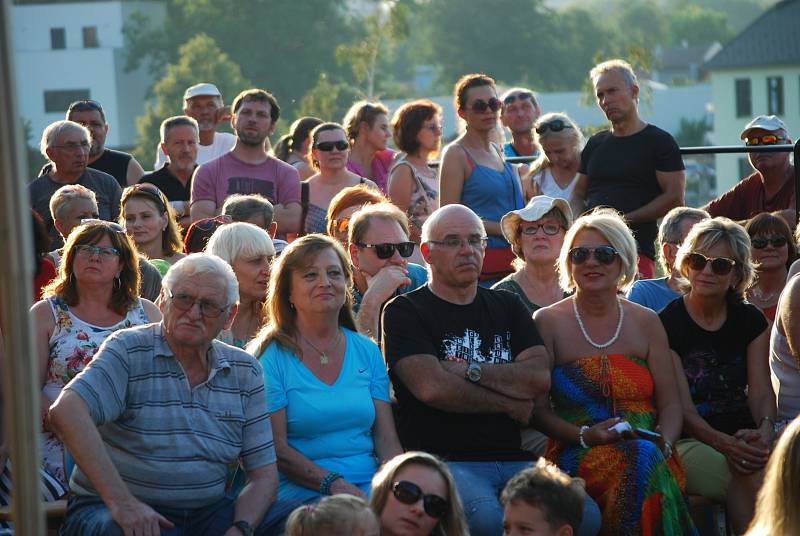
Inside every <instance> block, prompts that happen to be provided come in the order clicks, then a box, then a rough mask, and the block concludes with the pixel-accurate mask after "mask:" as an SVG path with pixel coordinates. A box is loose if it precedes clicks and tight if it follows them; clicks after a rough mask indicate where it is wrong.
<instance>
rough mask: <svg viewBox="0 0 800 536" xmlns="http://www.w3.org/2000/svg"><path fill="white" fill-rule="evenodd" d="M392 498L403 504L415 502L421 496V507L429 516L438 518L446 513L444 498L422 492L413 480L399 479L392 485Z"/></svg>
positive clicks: (446, 504) (446, 505)
mask: <svg viewBox="0 0 800 536" xmlns="http://www.w3.org/2000/svg"><path fill="white" fill-rule="evenodd" d="M392 494H393V495H394V498H395V499H397V500H398V501H400V502H401V503H403V504H416V503H417V501H419V500H420V498H422V508H423V510H425V513H426V514H428V515H429V516H431V517H435V518H436V519H439V518H441V517H443V516H444V515H445V514H446V513H447V507H448V503H447V500H446V499H443V498H442V497H439V496H438V495H434V494H432V493H431V494H428V495H425V494H423V493H422V489H420V487H419V486H417V485H416V484H414V483H413V482H409V481H408V480H400V481H399V482H395V483H394V484H393V485H392Z"/></svg>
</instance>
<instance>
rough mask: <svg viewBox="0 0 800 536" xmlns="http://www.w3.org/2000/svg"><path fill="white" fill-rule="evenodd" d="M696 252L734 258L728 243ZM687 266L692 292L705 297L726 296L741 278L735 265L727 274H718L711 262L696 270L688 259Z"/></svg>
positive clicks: (711, 256) (686, 272)
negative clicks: (712, 267)
mask: <svg viewBox="0 0 800 536" xmlns="http://www.w3.org/2000/svg"><path fill="white" fill-rule="evenodd" d="M694 251H695V252H696V253H702V254H703V255H705V256H706V257H709V258H712V259H713V258H717V257H724V258H727V259H733V258H734V256H733V252H732V251H731V248H730V247H729V246H728V244H725V243H723V242H717V243H716V244H714V245H713V246H712V247H710V248H707V249H704V250H694ZM684 262H685V263H686V264H685V268H684V270H683V273H684V274H685V275H686V279H687V280H688V281H689V283H690V284H691V286H692V294H694V295H697V296H704V297H717V298H724V296H725V294H726V293H727V292H728V289H729V288H730V287H732V286H735V285H736V283H737V281H738V280H739V274H738V272H737V270H736V267H735V266H734V267H733V269H732V270H731V271H730V273H728V274H725V275H718V274H715V273H714V272H713V270H712V269H711V263H710V262H709V263H706V266H705V268H703V269H702V270H695V269H693V268H692V267H691V266H689V263H688V260H687V261H684ZM784 262H785V261H784Z"/></svg>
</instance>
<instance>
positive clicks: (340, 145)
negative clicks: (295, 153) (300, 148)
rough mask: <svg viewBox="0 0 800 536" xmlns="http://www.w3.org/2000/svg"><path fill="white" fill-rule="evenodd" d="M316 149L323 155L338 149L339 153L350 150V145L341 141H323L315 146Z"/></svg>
mask: <svg viewBox="0 0 800 536" xmlns="http://www.w3.org/2000/svg"><path fill="white" fill-rule="evenodd" d="M314 148H315V149H316V150H318V151H322V152H323V153H329V152H331V151H333V150H334V149H336V150H337V151H346V150H348V149H349V148H350V144H349V143H347V142H346V141H344V140H339V141H321V142H319V143H315V144H314Z"/></svg>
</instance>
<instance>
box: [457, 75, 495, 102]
mask: <svg viewBox="0 0 800 536" xmlns="http://www.w3.org/2000/svg"><path fill="white" fill-rule="evenodd" d="M480 86H491V87H493V88H494V87H496V85H495V83H494V79H493V78H492V77H491V76H487V75H485V74H483V73H472V74H465V75H464V76H462V77H461V78H459V79H458V82H456V87H455V90H454V92H453V93H454V97H455V105H456V110H463V109H464V104H466V103H467V91H469V90H470V89H472V88H474V87H480Z"/></svg>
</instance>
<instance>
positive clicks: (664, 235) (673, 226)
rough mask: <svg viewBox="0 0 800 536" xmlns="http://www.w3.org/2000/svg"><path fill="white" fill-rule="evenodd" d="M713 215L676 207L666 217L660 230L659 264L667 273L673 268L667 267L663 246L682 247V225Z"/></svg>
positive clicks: (693, 209) (702, 211) (689, 208)
mask: <svg viewBox="0 0 800 536" xmlns="http://www.w3.org/2000/svg"><path fill="white" fill-rule="evenodd" d="M710 217H711V215H710V214H709V213H708V212H706V211H705V210H703V209H700V208H692V207H675V208H673V209H672V210H670V211H669V212H667V214H666V215H665V216H664V219H663V220H661V225H660V226H659V228H658V262H660V263H661V266H663V267H664V271H665V272H667V273H668V272H669V271H670V270H671V269H672V267H671V266H667V259H665V258H664V251H663V248H662V246H663V245H664V244H675V245H676V246H680V245H681V242H683V237H682V236H681V225H683V222H684V221H686V220H694V221H695V223H697V222H700V221H703V220H707V219H708V218H710Z"/></svg>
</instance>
